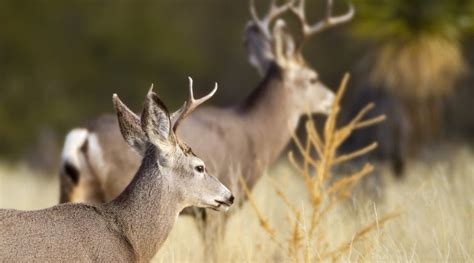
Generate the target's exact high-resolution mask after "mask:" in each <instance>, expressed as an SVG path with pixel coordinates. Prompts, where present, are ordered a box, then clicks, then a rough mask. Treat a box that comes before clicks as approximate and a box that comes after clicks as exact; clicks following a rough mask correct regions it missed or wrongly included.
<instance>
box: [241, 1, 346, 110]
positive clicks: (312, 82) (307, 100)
mask: <svg viewBox="0 0 474 263" xmlns="http://www.w3.org/2000/svg"><path fill="white" fill-rule="evenodd" d="M332 8H333V1H332V0H327V8H326V16H325V18H324V19H323V20H322V21H320V22H318V23H315V24H313V25H309V24H308V23H307V20H306V14H305V1H304V0H299V1H297V0H296V1H294V0H291V1H287V2H286V3H285V4H283V5H280V6H278V5H277V4H276V0H272V1H271V4H270V7H269V9H268V11H267V14H266V15H265V16H264V17H263V18H259V16H258V15H257V11H256V8H255V5H254V0H250V14H251V18H252V20H251V21H249V22H248V23H247V27H246V29H245V45H246V47H247V52H248V56H249V61H250V64H251V65H253V66H254V67H256V68H257V70H258V72H259V73H260V74H261V75H263V74H265V73H266V72H267V71H268V69H269V68H270V66H271V65H272V64H276V65H277V66H278V67H279V68H280V69H282V73H283V79H284V82H285V87H287V88H288V89H289V93H290V94H289V96H291V97H292V99H294V100H295V102H299V103H294V105H301V107H302V108H301V109H300V110H301V111H306V110H307V109H309V110H310V111H311V112H313V113H328V112H329V110H330V108H331V105H332V102H333V100H334V93H333V92H332V91H331V90H330V89H328V88H327V87H326V86H325V85H324V84H323V83H322V81H321V80H320V78H319V76H318V73H317V72H316V71H315V70H313V69H312V68H311V67H310V66H309V65H308V64H307V63H306V62H305V60H304V58H303V55H302V48H303V44H304V42H305V41H306V40H307V39H308V38H309V37H310V36H312V35H314V34H316V33H318V32H321V31H323V30H325V29H327V28H330V27H332V26H335V25H338V24H342V23H345V22H347V21H349V20H351V19H352V17H353V16H354V8H353V6H352V5H349V11H348V12H347V13H346V14H344V15H341V16H332ZM287 11H290V12H291V13H293V14H294V15H295V16H296V17H297V18H298V21H299V24H300V26H301V30H300V31H301V34H302V36H301V41H299V42H297V41H295V39H294V37H293V36H292V35H291V34H290V33H289V30H288V27H287V25H286V23H285V21H284V20H283V19H281V18H278V17H280V16H281V15H282V14H284V13H286V12H287ZM277 18H278V19H277ZM275 20H276V21H275ZM274 21H275V22H274ZM273 22H274V23H273ZM272 24H273V28H272V27H271V26H272ZM302 100H303V103H301V101H302Z"/></svg>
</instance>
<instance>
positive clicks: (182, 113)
mask: <svg viewBox="0 0 474 263" xmlns="http://www.w3.org/2000/svg"><path fill="white" fill-rule="evenodd" d="M188 79H189V98H188V100H187V101H186V102H185V103H184V105H183V107H181V108H180V109H179V110H177V111H176V112H175V113H173V114H172V116H171V121H172V127H173V132H174V133H176V131H177V129H178V126H179V124H180V123H181V121H182V120H183V119H185V118H186V117H187V116H188V115H189V114H190V113H191V112H193V111H194V110H195V109H196V108H197V107H198V106H199V105H201V104H202V103H204V102H205V101H207V100H209V99H210V98H211V97H212V96H214V94H215V93H216V91H217V82H216V84H215V85H214V89H213V90H212V91H211V92H210V93H209V94H207V95H206V96H204V97H202V98H200V99H197V100H196V99H195V98H194V92H193V79H192V78H191V77H188Z"/></svg>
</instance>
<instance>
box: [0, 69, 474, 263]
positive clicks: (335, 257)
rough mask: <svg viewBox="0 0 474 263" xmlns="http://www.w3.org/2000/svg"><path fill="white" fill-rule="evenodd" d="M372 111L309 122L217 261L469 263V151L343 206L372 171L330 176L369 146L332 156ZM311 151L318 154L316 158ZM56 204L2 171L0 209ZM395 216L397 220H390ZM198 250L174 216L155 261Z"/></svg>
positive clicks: (184, 221)
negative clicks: (342, 120)
mask: <svg viewBox="0 0 474 263" xmlns="http://www.w3.org/2000/svg"><path fill="white" fill-rule="evenodd" d="M346 82H347V78H346V79H345V81H343V84H344V85H342V87H345V83H346ZM341 90H342V91H341ZM342 92H343V88H342V89H339V93H338V100H339V99H340V96H342ZM370 107H371V106H368V108H366V109H364V110H363V111H362V116H361V117H358V118H356V121H355V122H354V121H353V122H350V123H349V124H347V125H346V126H342V127H341V128H337V127H336V125H335V120H336V118H337V112H338V109H337V107H336V110H335V111H333V114H335V115H336V116H332V117H329V118H328V120H327V122H326V125H325V127H324V129H323V134H320V133H317V131H316V129H314V128H315V126H314V123H312V122H311V121H310V122H308V123H306V128H307V133H308V138H305V140H301V139H298V138H296V137H295V139H296V141H297V144H298V145H299V146H298V149H299V150H298V151H299V152H300V153H301V154H303V156H306V158H303V162H300V161H297V158H295V157H293V156H294V155H296V154H300V153H294V154H290V158H289V161H285V160H282V161H280V162H279V163H278V164H277V165H276V166H275V167H273V168H272V169H270V170H269V171H268V172H267V173H266V174H265V175H264V176H263V177H262V179H261V180H259V182H258V183H257V185H256V186H255V187H254V189H253V191H252V193H251V194H250V196H251V199H250V202H246V203H245V204H244V205H243V206H242V207H241V208H240V209H238V210H236V211H234V213H233V214H232V216H231V217H230V220H229V222H228V224H227V226H226V230H225V233H226V235H225V240H223V243H222V244H219V246H218V247H219V253H218V259H217V260H218V261H219V262H293V261H343V262H347V261H362V262H474V257H473V256H472V255H474V191H472V190H473V186H474V151H473V149H472V148H470V147H469V146H466V145H452V144H448V145H447V147H444V146H443V145H436V146H434V147H433V148H432V149H430V150H429V151H426V153H425V156H426V157H424V158H420V159H418V160H409V161H408V164H407V168H406V170H407V174H406V175H405V180H403V181H394V179H393V178H392V177H390V176H389V175H390V174H389V173H388V172H387V171H388V170H389V169H385V168H386V167H383V166H382V167H380V168H381V175H382V176H384V177H385V178H384V181H385V182H386V183H385V188H384V198H383V200H382V202H377V203H375V202H373V201H372V200H370V199H355V201H354V202H353V203H349V202H343V200H345V199H346V198H347V197H348V196H349V195H350V192H351V189H352V188H353V186H354V184H355V183H356V182H357V181H358V180H360V178H362V177H363V176H364V175H367V174H368V173H369V172H370V170H371V167H372V166H371V165H370V164H368V165H365V166H363V167H361V168H360V170H359V172H357V173H355V174H352V175H349V176H346V177H341V179H334V178H332V176H333V175H332V173H331V171H332V169H331V167H333V166H337V165H339V164H341V163H342V162H344V161H346V160H347V159H350V158H351V157H354V156H356V155H359V154H364V153H365V152H366V151H369V150H370V149H372V148H373V147H374V146H373V145H368V146H367V147H365V148H364V149H361V150H360V151H357V152H355V153H353V154H350V155H345V156H338V155H337V154H336V151H335V149H336V148H337V145H339V144H340V140H341V138H343V137H344V136H347V132H348V131H351V130H353V129H356V128H363V127H364V126H365V125H368V124H371V123H375V122H378V121H380V118H376V119H373V120H370V121H363V113H364V112H366V111H368V110H370ZM348 127H350V129H345V128H348ZM316 136H319V139H317V138H316ZM318 141H319V142H318ZM316 144H318V145H319V146H316ZM308 145H310V146H311V147H312V148H311V151H310V150H309V148H310V147H309V146H308ZM316 147H318V148H320V149H319V150H318V149H316ZM318 151H319V152H322V153H323V154H321V155H317V156H319V157H320V158H313V157H312V156H314V155H315V154H316V153H317V152H318ZM308 157H311V159H309V158H308ZM322 167H326V168H322ZM318 169H319V170H318ZM338 178H339V177H338ZM341 180H342V181H341ZM57 198H58V180H57V176H55V175H53V176H46V175H42V174H38V173H36V172H35V171H33V170H31V169H29V168H28V167H26V166H24V165H19V166H11V165H5V164H1V163H0V207H1V208H17V209H40V208H44V207H48V206H51V205H54V204H55V203H56V202H57ZM400 207H401V208H403V213H402V214H401V215H400V216H399V217H397V218H395V219H393V220H388V219H390V218H392V216H394V215H395V214H393V213H391V211H398V209H399V208H400ZM255 208H256V209H255ZM233 209H237V208H233ZM256 211H258V213H259V214H260V215H259V216H258V217H256V216H255V213H256ZM387 220H388V221H387ZM265 228H266V229H265ZM203 251H204V247H203V244H202V241H201V240H200V235H199V233H198V231H197V229H196V226H195V224H194V222H193V220H192V218H189V217H180V218H179V220H178V222H177V224H176V225H175V227H174V229H173V231H172V233H171V235H170V237H169V238H168V240H167V241H166V243H165V245H164V247H162V249H161V250H160V252H159V253H158V254H157V255H156V256H155V258H154V260H153V262H209V260H210V258H209V256H208V255H205V253H204V252H203Z"/></svg>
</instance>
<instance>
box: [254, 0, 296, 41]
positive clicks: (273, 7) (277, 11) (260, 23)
mask: <svg viewBox="0 0 474 263" xmlns="http://www.w3.org/2000/svg"><path fill="white" fill-rule="evenodd" d="M292 3H293V0H287V1H286V3H285V4H283V5H281V6H278V5H277V4H276V0H272V1H271V3H270V7H269V8H268V11H267V14H266V15H265V16H264V17H263V18H259V17H258V15H257V10H256V8H255V0H250V6H249V7H250V15H251V16H252V21H253V23H255V25H256V26H257V27H258V28H259V29H260V31H261V32H262V33H263V34H264V35H265V37H266V38H267V40H270V39H271V38H272V34H271V29H270V24H271V23H272V21H273V20H274V19H275V18H277V17H278V16H280V15H281V14H283V13H285V12H286V11H287V10H289V9H290V7H291V5H292Z"/></svg>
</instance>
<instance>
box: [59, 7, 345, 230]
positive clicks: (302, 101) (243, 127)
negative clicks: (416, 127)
mask: <svg viewBox="0 0 474 263" xmlns="http://www.w3.org/2000/svg"><path fill="white" fill-rule="evenodd" d="M293 2H295V1H289V2H287V3H286V4H284V5H282V6H277V5H276V4H275V1H272V4H271V6H270V9H269V11H268V13H267V14H266V15H265V17H263V18H262V19H260V18H258V16H257V14H256V10H255V8H254V6H253V1H251V8H250V13H251V17H252V20H251V21H249V23H248V24H247V27H246V30H245V45H246V47H247V51H248V56H249V57H248V59H249V61H250V63H251V64H252V65H253V66H254V67H256V69H257V70H258V72H259V73H260V74H262V75H263V76H264V78H263V80H262V81H261V83H260V84H259V85H258V86H257V88H256V89H254V90H253V92H252V93H251V94H250V95H249V96H248V97H247V98H246V99H245V100H244V101H243V102H242V103H240V104H236V105H234V106H231V107H228V108H213V107H207V108H201V109H200V110H198V111H196V112H194V114H192V115H190V116H189V118H188V119H186V120H185V121H184V122H183V124H182V125H183V128H182V129H180V131H179V135H180V136H181V137H182V138H183V140H184V141H185V142H186V143H187V144H189V145H190V146H191V148H192V149H193V150H194V151H195V152H196V153H197V154H198V155H199V156H201V157H202V158H203V160H205V161H206V163H208V165H209V170H210V171H211V172H213V173H214V174H215V175H216V176H217V177H218V178H219V179H220V180H221V181H222V182H223V183H224V184H225V185H226V186H227V187H229V188H231V189H233V190H234V191H238V189H239V184H238V180H239V176H242V177H243V178H244V179H245V182H246V184H247V185H248V187H249V188H250V189H251V188H252V186H253V185H254V184H255V183H256V182H257V180H258V178H259V177H260V176H261V175H262V174H263V171H264V170H265V169H266V168H267V167H268V166H269V165H270V164H272V163H273V162H274V161H275V160H276V159H277V157H278V156H279V154H280V153H281V151H282V150H283V149H284V147H285V146H286V144H287V143H288V142H289V141H290V138H291V132H292V131H294V130H295V129H296V127H297V124H298V120H299V118H300V116H302V115H305V114H307V113H322V114H327V113H328V111H329V110H330V105H331V104H332V102H333V100H334V94H333V92H332V91H331V90H330V89H328V88H327V87H326V86H325V85H324V84H323V83H322V82H321V80H320V79H319V77H318V74H317V73H316V71H315V70H313V69H312V68H311V67H310V66H309V65H308V64H306V62H305V61H304V59H303V55H302V53H301V49H302V43H299V44H296V43H295V41H294V39H293V37H292V36H291V35H290V34H289V33H288V32H287V31H288V30H287V27H286V24H285V22H284V21H283V20H282V19H278V20H276V22H275V23H273V21H274V20H275V19H276V18H278V17H279V16H281V15H282V14H283V13H285V12H287V11H291V12H293V13H294V14H295V16H297V18H298V19H299V21H300V23H301V26H302V30H301V32H302V33H303V40H304V39H305V38H307V37H309V36H310V35H312V34H314V33H316V32H318V31H321V30H324V29H326V28H328V27H330V26H332V25H336V24H341V23H344V22H346V21H349V20H350V19H351V18H352V16H353V14H354V10H353V8H352V6H351V7H350V9H349V12H348V13H347V14H345V15H341V16H338V17H334V16H332V1H331V0H328V1H327V2H328V8H327V14H326V18H325V19H324V20H323V21H321V22H319V23H316V24H315V25H312V26H309V25H308V24H307V23H306V17H305V14H304V1H302V0H300V1H299V4H296V3H293ZM271 25H274V26H273V29H272V28H271ZM114 130H117V124H116V123H115V124H112V125H109V126H108V128H99V127H95V128H94V127H92V128H91V129H89V132H90V134H91V135H92V136H96V137H97V138H106V137H107V138H106V139H104V140H103V141H101V140H98V141H95V142H93V143H92V145H96V146H97V147H95V148H94V149H96V150H93V149H91V147H86V148H87V149H85V150H80V149H78V150H77V151H76V153H74V154H76V155H82V156H92V155H95V156H99V158H87V157H86V158H84V159H88V160H89V162H90V164H89V165H82V166H78V167H75V171H77V173H80V174H81V175H82V176H83V177H84V180H83V181H81V180H79V182H77V183H75V184H74V185H75V186H74V187H72V189H73V190H72V193H71V192H70V193H67V192H64V194H63V195H62V198H61V202H68V201H76V200H75V199H74V198H71V197H73V196H74V195H75V194H74V192H75V191H76V190H78V189H84V188H87V189H88V190H90V191H99V192H100V194H98V195H96V194H92V195H91V196H100V195H103V196H104V197H105V200H109V199H110V198H113V197H114V196H115V195H116V194H117V193H119V192H120V189H121V188H122V187H124V186H125V185H126V181H128V180H130V178H131V177H130V176H127V175H126V174H125V177H124V178H125V179H124V178H117V177H116V174H115V173H112V172H111V171H114V170H117V169H122V170H126V169H127V168H117V167H116V164H117V163H120V166H121V167H134V166H136V165H137V158H135V157H132V156H130V155H129V154H127V156H128V157H127V158H123V157H120V156H118V155H120V154H122V153H124V152H125V151H123V150H121V149H120V148H125V147H124V144H123V143H122V146H120V142H119V140H117V139H114V138H117V137H118V136H116V135H114V134H116V131H114ZM91 138H93V137H91ZM83 148H84V147H83ZM74 154H72V155H71V154H69V155H65V156H63V165H62V168H61V173H62V176H61V178H62V179H61V180H62V181H63V182H64V183H63V184H62V185H67V184H71V181H72V180H70V179H69V177H70V173H68V172H67V171H66V169H64V168H65V167H66V164H67V162H68V160H69V159H70V158H71V156H73V155H74ZM97 163H101V164H97ZM86 166H87V167H92V168H93V169H92V171H91V172H88V171H87V169H84V167H86ZM87 167H86V168H87ZM88 177H90V178H92V179H91V180H95V179H94V178H99V179H98V181H99V184H98V187H95V188H94V187H83V186H84V185H85V184H84V183H83V182H86V181H88V180H87V179H86V178H88ZM120 185H121V186H120ZM62 188H64V187H62ZM74 189H76V190H74ZM79 192H81V191H79ZM240 197H241V198H240V200H243V199H244V197H243V196H240ZM83 201H87V202H101V201H104V200H100V199H97V198H95V199H94V198H92V199H88V200H83ZM207 218H209V217H207ZM209 219H210V218H209ZM204 230H205V231H204V232H206V231H207V230H206V229H204ZM211 232H213V231H211Z"/></svg>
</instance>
